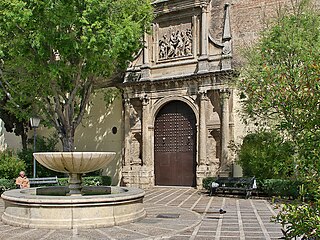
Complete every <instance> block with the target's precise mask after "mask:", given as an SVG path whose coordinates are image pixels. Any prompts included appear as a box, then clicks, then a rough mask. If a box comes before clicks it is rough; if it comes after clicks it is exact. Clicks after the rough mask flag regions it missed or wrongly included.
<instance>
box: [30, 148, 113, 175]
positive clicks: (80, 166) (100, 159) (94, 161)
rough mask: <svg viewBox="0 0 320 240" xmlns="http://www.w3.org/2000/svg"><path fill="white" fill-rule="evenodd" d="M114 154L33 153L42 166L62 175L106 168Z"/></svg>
mask: <svg viewBox="0 0 320 240" xmlns="http://www.w3.org/2000/svg"><path fill="white" fill-rule="evenodd" d="M115 155H116V153H115V152H42V153H34V154H33V156H34V157H35V159H36V160H37V161H38V162H39V163H40V164H41V165H43V166H45V167H47V168H49V169H51V170H54V171H56V172H63V173H78V174H80V173H88V172H93V171H96V170H99V169H101V168H104V167H106V166H107V165H108V164H109V163H110V162H111V161H112V160H113V158H114V156H115Z"/></svg>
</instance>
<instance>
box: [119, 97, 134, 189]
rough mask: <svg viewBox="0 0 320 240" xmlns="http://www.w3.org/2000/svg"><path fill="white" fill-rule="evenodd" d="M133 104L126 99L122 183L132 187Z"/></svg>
mask: <svg viewBox="0 0 320 240" xmlns="http://www.w3.org/2000/svg"><path fill="white" fill-rule="evenodd" d="M131 107H132V105H131V102H130V99H129V98H125V99H124V156H123V160H122V181H121V184H122V185H124V186H126V185H128V186H131V184H132V178H131V166H130V158H131V154H130V142H131V139H130V138H131V129H130V114H131Z"/></svg>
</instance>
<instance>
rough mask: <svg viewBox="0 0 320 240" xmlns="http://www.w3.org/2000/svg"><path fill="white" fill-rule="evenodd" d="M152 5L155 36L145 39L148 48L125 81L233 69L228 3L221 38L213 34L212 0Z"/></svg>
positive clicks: (159, 0) (168, 0)
mask: <svg viewBox="0 0 320 240" xmlns="http://www.w3.org/2000/svg"><path fill="white" fill-rule="evenodd" d="M153 5H154V7H155V13H156V18H155V20H154V22H153V26H152V33H151V34H150V35H146V36H145V39H144V41H145V47H144V49H143V51H142V52H141V53H140V55H139V56H138V57H137V58H136V60H135V61H134V62H133V63H132V65H131V67H130V68H129V69H128V71H127V76H126V78H125V82H138V81H156V80H163V79H170V78H177V77H178V78H179V77H185V76H191V75H196V74H203V73H208V72H217V71H225V70H231V57H232V44H231V30H230V19H229V5H228V4H227V5H224V6H223V5H222V6H221V11H222V12H223V15H224V19H223V21H224V22H223V24H222V25H223V29H222V32H221V34H219V35H220V36H221V39H214V37H212V36H211V34H210V26H211V24H210V22H212V21H214V20H215V19H214V16H212V14H211V12H213V11H211V10H212V9H211V8H212V7H213V5H212V4H211V1H210V0H156V1H154V2H153ZM214 7H215V8H217V6H216V5H214ZM215 11H217V9H215ZM220 21H221V20H220ZM220 31H221V30H220Z"/></svg>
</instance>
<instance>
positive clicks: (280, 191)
mask: <svg viewBox="0 0 320 240" xmlns="http://www.w3.org/2000/svg"><path fill="white" fill-rule="evenodd" d="M301 184H302V183H301V182H299V181H293V180H284V179H257V192H258V194H259V195H260V196H268V197H280V198H290V199H297V198H299V196H300V187H301Z"/></svg>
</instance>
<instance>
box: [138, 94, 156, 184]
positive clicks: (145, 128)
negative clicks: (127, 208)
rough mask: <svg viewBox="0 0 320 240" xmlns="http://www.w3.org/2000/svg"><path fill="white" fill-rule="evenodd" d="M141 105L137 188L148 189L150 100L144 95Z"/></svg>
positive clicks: (151, 179) (151, 170)
mask: <svg viewBox="0 0 320 240" xmlns="http://www.w3.org/2000/svg"><path fill="white" fill-rule="evenodd" d="M141 103H142V166H141V168H140V171H139V187H141V188H143V189H148V188H150V187H151V186H153V184H154V182H153V165H152V162H151V150H152V146H151V136H150V131H149V125H150V121H149V120H150V98H149V97H148V96H147V95H145V96H143V97H142V98H141Z"/></svg>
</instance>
